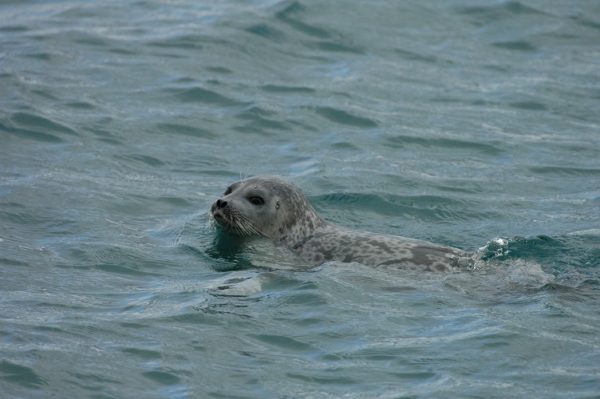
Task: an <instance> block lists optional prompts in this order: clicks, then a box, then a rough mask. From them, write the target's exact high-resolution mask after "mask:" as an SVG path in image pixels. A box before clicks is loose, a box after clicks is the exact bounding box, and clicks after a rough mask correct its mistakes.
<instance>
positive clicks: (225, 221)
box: [211, 208, 231, 227]
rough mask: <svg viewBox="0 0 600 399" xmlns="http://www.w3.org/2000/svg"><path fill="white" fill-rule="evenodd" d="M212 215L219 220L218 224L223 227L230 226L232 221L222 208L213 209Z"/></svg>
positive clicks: (216, 220)
mask: <svg viewBox="0 0 600 399" xmlns="http://www.w3.org/2000/svg"><path fill="white" fill-rule="evenodd" d="M211 213H212V217H213V219H214V220H215V222H217V224H218V225H219V226H221V227H228V226H229V225H230V224H231V222H230V221H229V218H228V217H227V215H225V213H224V212H223V211H222V210H221V209H215V208H213V209H212V212H211Z"/></svg>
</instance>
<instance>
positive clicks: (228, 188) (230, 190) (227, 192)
mask: <svg viewBox="0 0 600 399" xmlns="http://www.w3.org/2000/svg"><path fill="white" fill-rule="evenodd" d="M232 191H233V190H232V189H231V186H229V187H227V190H225V193H223V195H229V194H231V192H232Z"/></svg>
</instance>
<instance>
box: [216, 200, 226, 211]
mask: <svg viewBox="0 0 600 399" xmlns="http://www.w3.org/2000/svg"><path fill="white" fill-rule="evenodd" d="M226 206H227V201H223V200H220V199H218V200H217V208H219V209H223V208H225V207H226Z"/></svg>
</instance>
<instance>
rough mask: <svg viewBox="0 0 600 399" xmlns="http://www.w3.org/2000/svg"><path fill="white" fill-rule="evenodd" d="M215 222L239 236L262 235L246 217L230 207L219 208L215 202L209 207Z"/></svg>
mask: <svg viewBox="0 0 600 399" xmlns="http://www.w3.org/2000/svg"><path fill="white" fill-rule="evenodd" d="M210 213H211V215H212V217H213V219H214V221H215V223H216V224H217V225H218V226H219V227H221V228H222V229H224V230H225V231H227V232H229V233H231V234H234V235H237V236H241V237H251V236H260V235H262V234H261V233H260V231H259V230H258V229H256V227H254V225H253V223H252V222H250V221H249V220H248V218H247V217H245V216H244V215H242V214H241V213H240V212H238V211H236V210H235V209H233V208H231V207H229V206H228V207H225V208H219V207H217V206H216V205H215V204H213V206H212V207H211V209H210Z"/></svg>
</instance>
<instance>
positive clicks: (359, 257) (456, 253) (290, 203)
mask: <svg viewBox="0 0 600 399" xmlns="http://www.w3.org/2000/svg"><path fill="white" fill-rule="evenodd" d="M211 214H212V217H213V218H214V220H215V222H216V224H217V225H218V226H220V227H221V228H222V229H223V230H225V231H227V232H229V233H231V234H233V235H235V236H239V237H265V238H268V239H270V240H272V241H274V242H275V243H276V244H278V245H281V246H284V247H286V248H287V249H288V250H290V251H291V252H292V253H294V254H296V255H297V256H299V257H300V258H302V259H303V260H305V261H307V262H309V263H311V264H313V265H318V264H321V263H323V262H327V261H339V262H358V263H361V264H364V265H368V266H375V267H383V266H386V267H388V266H391V267H397V268H414V269H419V270H430V271H451V270H457V269H458V268H460V267H463V266H464V260H465V259H468V258H469V254H468V253H467V252H465V251H462V250H460V249H458V248H452V247H447V246H443V245H438V244H434V243H431V242H427V241H421V240H415V239H412V238H406V237H400V236H391V235H384V234H377V233H370V232H363V231H357V230H352V229H349V228H345V227H340V226H336V225H334V224H331V223H328V222H326V221H325V220H324V219H322V218H321V217H320V216H319V215H318V214H317V212H316V211H315V210H314V208H313V207H312V206H311V205H310V203H309V202H308V200H307V199H306V197H305V196H304V195H303V194H302V192H301V191H300V189H299V188H297V187H296V186H295V185H293V184H291V183H288V182H286V181H284V180H282V179H280V178H278V177H252V178H249V179H245V180H241V181H238V182H236V183H233V184H232V185H230V186H229V187H227V189H226V190H225V192H224V193H223V195H222V197H221V198H219V199H218V200H217V201H215V202H214V203H213V204H212V206H211Z"/></svg>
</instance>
